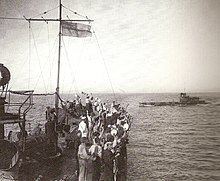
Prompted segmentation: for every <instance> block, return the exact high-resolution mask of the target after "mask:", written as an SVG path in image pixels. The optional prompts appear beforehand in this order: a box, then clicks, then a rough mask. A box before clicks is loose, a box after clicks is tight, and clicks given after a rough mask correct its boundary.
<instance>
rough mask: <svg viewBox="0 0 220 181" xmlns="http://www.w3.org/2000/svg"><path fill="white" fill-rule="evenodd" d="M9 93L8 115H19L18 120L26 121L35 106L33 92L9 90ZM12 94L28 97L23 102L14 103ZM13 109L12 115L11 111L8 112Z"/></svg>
mask: <svg viewBox="0 0 220 181" xmlns="http://www.w3.org/2000/svg"><path fill="white" fill-rule="evenodd" d="M7 92H8V99H7V101H8V102H6V107H5V108H6V109H7V111H6V114H14V112H17V113H15V114H14V115H17V117H18V119H20V120H22V119H25V116H26V114H27V113H28V111H30V109H31V108H32V106H33V105H34V104H33V92H34V91H33V90H28V91H12V90H9V91H7ZM11 94H17V95H22V96H26V99H25V100H24V99H23V100H24V101H22V102H12V96H11ZM12 107H13V108H12ZM10 108H12V113H11V111H10V112H8V110H9V109H10Z"/></svg>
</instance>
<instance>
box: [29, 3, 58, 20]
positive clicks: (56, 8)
mask: <svg viewBox="0 0 220 181" xmlns="http://www.w3.org/2000/svg"><path fill="white" fill-rule="evenodd" d="M57 8H59V6H57V7H55V8H53V9H50V10H48V11H45V12H43V13H40V14H38V15H36V16H33V17H31V19H32V18H36V17H38V16H42V15H45V14H47V13H49V12H51V11H53V10H55V9H57Z"/></svg>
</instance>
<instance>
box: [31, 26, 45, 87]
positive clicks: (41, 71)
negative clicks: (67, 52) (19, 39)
mask: <svg viewBox="0 0 220 181" xmlns="http://www.w3.org/2000/svg"><path fill="white" fill-rule="evenodd" d="M31 34H32V37H33V40H34V47H35V50H36V54H37V60H38V62H39V66H40V73H41V74H40V76H42V79H43V84H44V88H45V90H46V84H45V80H44V77H43V70H42V66H41V62H40V58H39V54H38V49H37V45H36V40H35V37H34V33H33V31H32V28H31ZM39 35H40V34H39ZM44 67H45V66H44ZM40 76H39V77H38V80H37V82H36V84H35V87H34V89H35V88H36V87H37V84H38V81H39V80H40Z"/></svg>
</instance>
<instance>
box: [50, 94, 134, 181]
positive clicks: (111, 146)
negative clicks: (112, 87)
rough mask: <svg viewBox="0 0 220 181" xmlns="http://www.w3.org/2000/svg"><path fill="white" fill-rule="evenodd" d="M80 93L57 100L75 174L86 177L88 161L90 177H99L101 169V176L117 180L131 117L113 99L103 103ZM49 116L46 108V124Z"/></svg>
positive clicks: (95, 178)
mask: <svg viewBox="0 0 220 181" xmlns="http://www.w3.org/2000/svg"><path fill="white" fill-rule="evenodd" d="M81 97H82V98H81ZM81 97H80V96H79V95H78V94H76V95H75V97H74V100H71V101H70V100H68V101H64V100H61V105H62V109H63V110H65V115H66V120H62V121H60V120H59V118H58V125H60V124H62V125H63V129H62V130H61V131H62V132H64V133H65V137H66V139H65V140H66V148H73V150H74V151H73V153H74V155H75V156H74V157H75V159H76V162H77V168H76V170H75V174H76V175H77V176H78V178H79V180H81V181H84V180H86V179H87V175H88V163H89V162H90V163H91V165H92V180H93V181H98V180H100V178H101V172H102V173H103V175H104V180H106V181H108V180H109V181H113V180H117V177H120V174H119V173H120V172H124V171H125V168H124V167H125V166H123V165H125V164H126V163H125V159H126V144H127V143H128V131H129V128H130V125H131V120H132V117H131V116H130V115H129V114H128V112H127V111H126V109H125V108H123V107H122V106H120V104H117V103H116V102H115V101H113V102H112V103H111V104H110V103H109V101H108V100H107V103H106V102H103V101H102V100H101V99H100V98H97V97H96V98H94V97H93V95H92V94H87V93H84V92H82V96H81ZM61 112H62V111H61ZM52 113H54V112H52ZM53 116H54V114H52V115H51V111H50V112H49V113H48V111H47V116H46V117H47V120H48V122H47V124H48V123H50V122H51V120H52V119H54V118H53ZM58 117H59V116H58ZM72 118H73V120H74V121H71V119H72ZM46 130H48V128H47V129H46ZM47 132H48V131H47ZM59 133H60V132H59ZM47 134H48V133H47ZM59 135H60V134H59ZM71 135H73V136H71ZM71 145H72V146H71Z"/></svg>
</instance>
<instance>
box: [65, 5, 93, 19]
mask: <svg viewBox="0 0 220 181" xmlns="http://www.w3.org/2000/svg"><path fill="white" fill-rule="evenodd" d="M63 7H64V8H65V9H67V10H69V11H70V12H72V13H74V14H75V15H78V16H80V17H82V18H85V19H89V18H88V17H87V16H83V15H81V14H79V13H77V12H76V11H73V10H71V9H69V8H67V7H65V6H64V5H63Z"/></svg>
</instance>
